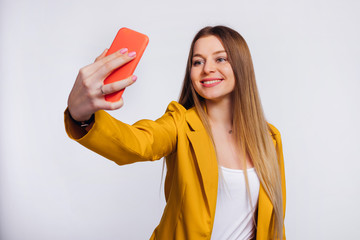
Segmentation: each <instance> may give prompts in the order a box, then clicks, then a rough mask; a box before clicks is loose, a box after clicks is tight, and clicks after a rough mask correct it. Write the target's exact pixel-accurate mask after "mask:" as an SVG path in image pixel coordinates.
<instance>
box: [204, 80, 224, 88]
mask: <svg viewBox="0 0 360 240" xmlns="http://www.w3.org/2000/svg"><path fill="white" fill-rule="evenodd" d="M222 80H223V79H222V78H205V79H203V80H201V81H200V83H201V85H202V86H204V87H213V86H216V85H218V84H220V83H221V81H222Z"/></svg>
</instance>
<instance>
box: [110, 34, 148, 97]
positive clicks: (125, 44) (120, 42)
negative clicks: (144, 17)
mask: <svg viewBox="0 0 360 240" xmlns="http://www.w3.org/2000/svg"><path fill="white" fill-rule="evenodd" d="M148 42H149V38H148V37H147V36H146V35H144V34H142V33H139V32H136V31H134V30H131V29H129V28H121V29H120V30H119V31H118V33H117V35H116V37H115V39H114V41H113V43H112V44H111V47H110V48H109V50H108V52H107V54H106V56H107V55H110V54H112V53H114V52H116V51H118V50H120V49H122V48H127V49H128V52H133V51H134V52H136V57H135V58H134V59H133V60H132V61H130V62H128V63H127V64H125V65H123V66H121V67H120V68H118V69H116V70H114V71H113V72H112V73H111V74H110V75H109V76H108V77H107V78H106V79H105V80H104V84H109V83H113V82H116V81H119V80H122V79H125V78H127V77H129V76H130V75H132V74H133V73H134V71H135V68H136V66H137V65H138V63H139V61H140V59H141V57H142V55H143V53H144V51H145V48H146V46H147V44H148ZM123 92H124V89H122V90H121V91H119V92H115V93H111V94H108V95H105V100H106V101H109V102H117V101H119V100H120V98H121V96H122V94H123Z"/></svg>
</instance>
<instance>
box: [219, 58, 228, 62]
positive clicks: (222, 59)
mask: <svg viewBox="0 0 360 240" xmlns="http://www.w3.org/2000/svg"><path fill="white" fill-rule="evenodd" d="M226 60H227V59H226V58H224V57H219V58H217V59H216V61H217V62H226Z"/></svg>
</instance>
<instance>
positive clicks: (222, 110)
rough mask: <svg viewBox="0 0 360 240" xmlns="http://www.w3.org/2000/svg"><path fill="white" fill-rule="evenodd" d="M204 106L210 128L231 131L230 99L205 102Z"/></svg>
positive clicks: (231, 113)
mask: <svg viewBox="0 0 360 240" xmlns="http://www.w3.org/2000/svg"><path fill="white" fill-rule="evenodd" d="M205 104H206V110H207V115H208V117H209V122H210V125H211V126H212V127H213V126H222V127H223V128H225V129H227V130H231V129H232V120H233V109H232V108H233V106H232V102H231V99H230V98H224V99H222V100H220V101H212V100H206V101H205Z"/></svg>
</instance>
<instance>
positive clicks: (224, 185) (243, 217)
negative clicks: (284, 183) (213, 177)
mask: <svg viewBox="0 0 360 240" xmlns="http://www.w3.org/2000/svg"><path fill="white" fill-rule="evenodd" d="M220 170H221V173H222V176H223V177H220V176H221V175H220V173H219V187H218V194H217V203H216V211H215V220H214V227H213V232H212V235H211V240H248V239H251V238H252V237H253V235H254V233H255V224H254V219H255V218H254V217H255V216H254V214H255V210H256V208H257V202H258V198H259V189H260V182H259V178H258V176H257V174H256V171H255V169H254V168H250V169H247V173H248V180H249V187H250V195H251V202H252V206H253V207H252V206H251V205H250V199H249V197H248V193H247V190H246V182H245V175H244V171H243V170H239V169H230V168H225V167H222V166H220V167H219V171H220ZM224 180H225V182H224Z"/></svg>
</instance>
